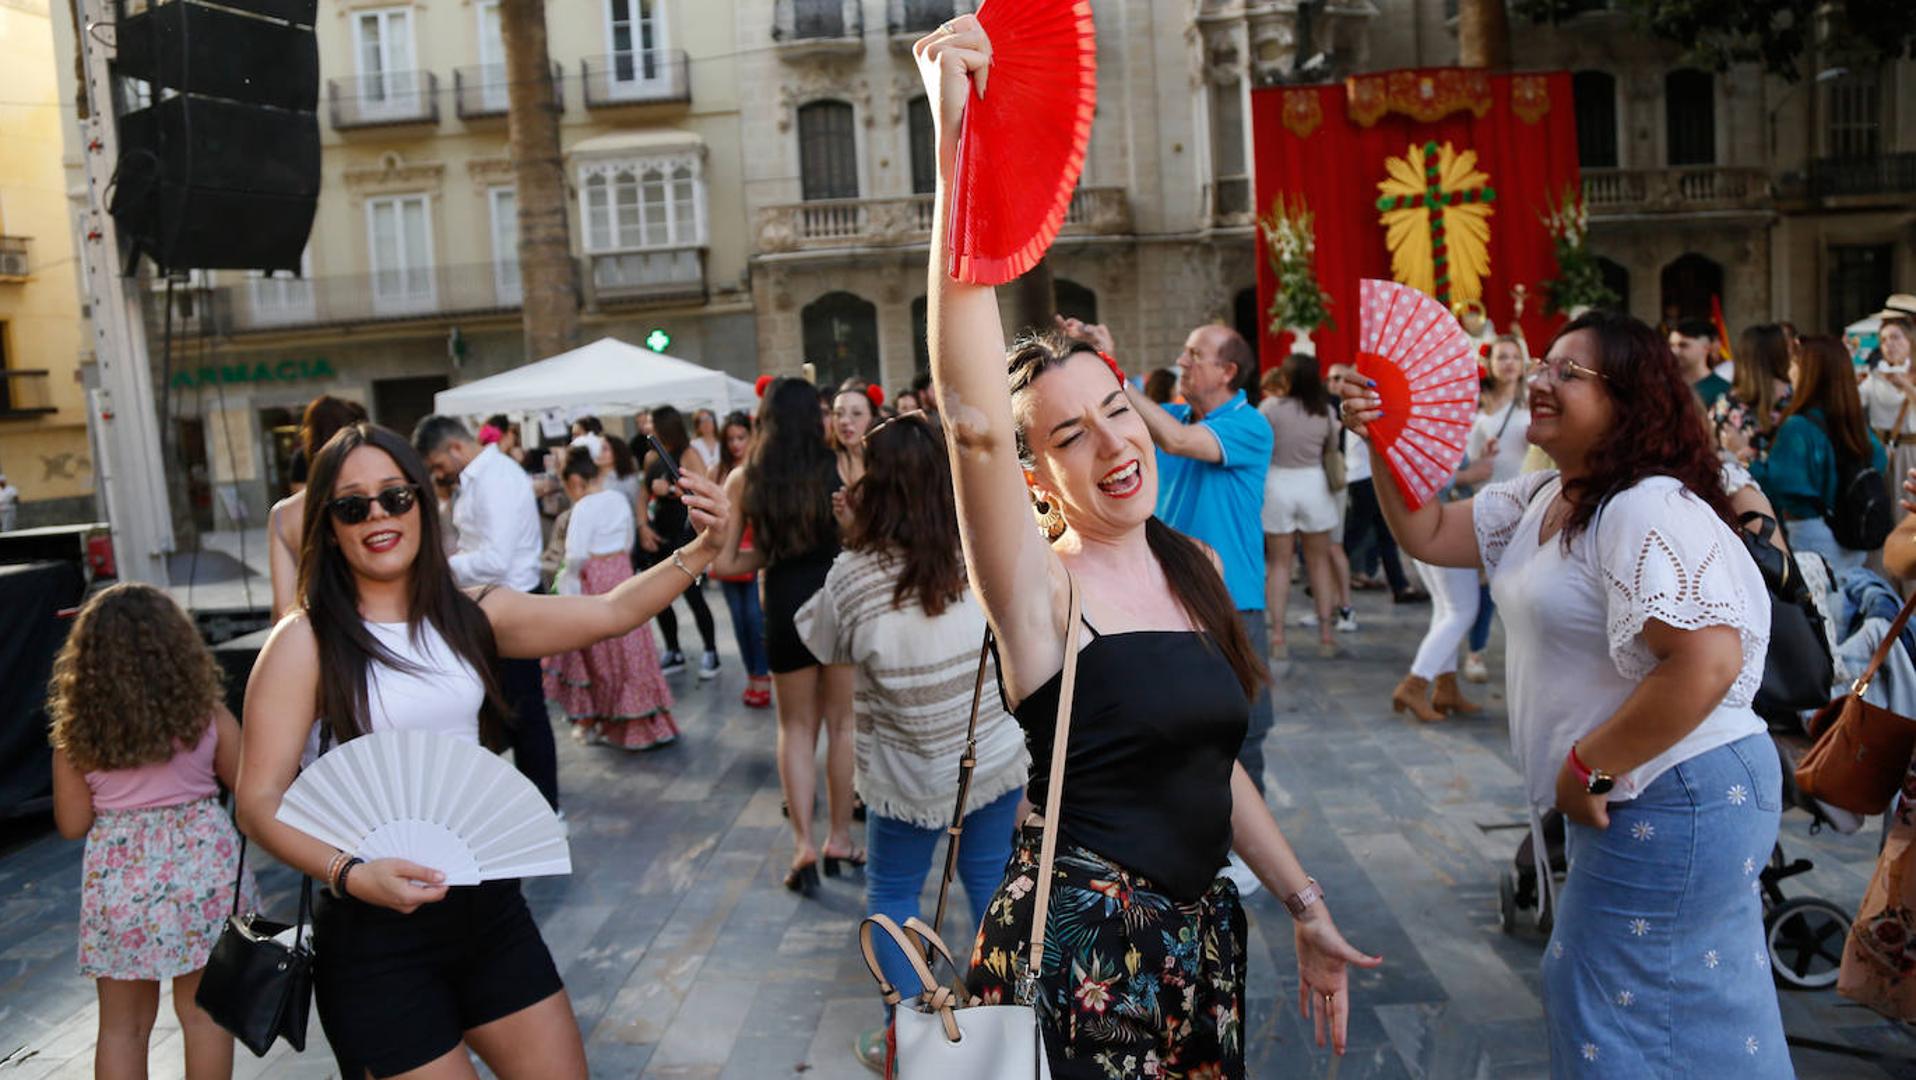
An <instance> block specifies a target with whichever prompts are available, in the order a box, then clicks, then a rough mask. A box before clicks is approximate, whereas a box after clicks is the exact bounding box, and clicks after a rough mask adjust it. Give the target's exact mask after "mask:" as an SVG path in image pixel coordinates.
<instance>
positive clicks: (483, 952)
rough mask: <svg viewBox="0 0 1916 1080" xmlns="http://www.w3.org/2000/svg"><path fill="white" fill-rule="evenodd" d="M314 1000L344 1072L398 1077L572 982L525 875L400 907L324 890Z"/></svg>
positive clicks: (317, 910)
mask: <svg viewBox="0 0 1916 1080" xmlns="http://www.w3.org/2000/svg"><path fill="white" fill-rule="evenodd" d="M313 951H314V954H315V956H314V969H313V997H314V998H315V999H316V1000H317V1002H318V1004H319V1022H320V1024H321V1025H323V1026H324V1028H325V1030H326V1040H327V1042H329V1043H331V1044H332V1048H333V1053H334V1055H335V1056H336V1057H337V1058H338V1059H339V1069H340V1075H342V1076H349V1077H358V1076H363V1075H365V1074H366V1073H367V1072H371V1073H372V1074H373V1075H374V1076H393V1075H397V1074H399V1073H403V1072H406V1071H408V1070H410V1069H417V1068H419V1067H420V1066H421V1065H425V1064H426V1063H428V1062H430V1061H432V1060H434V1059H435V1058H438V1057H440V1056H441V1055H443V1054H445V1053H446V1051H448V1050H451V1049H452V1048H454V1047H455V1046H458V1045H459V1043H460V1041H461V1040H462V1039H464V1038H465V1033H466V1032H467V1031H468V1030H470V1029H472V1028H475V1027H478V1026H479V1025H481V1024H486V1023H490V1022H492V1021H494V1020H498V1019H500V1018H502V1017H506V1016H511V1015H512V1014H513V1013H516V1012H518V1011H519V1010H521V1009H523V1008H526V1007H527V1006H529V1005H535V1004H537V1003H539V1002H541V1001H544V1000H545V999H546V998H548V997H551V996H552V995H553V994H554V993H557V992H558V991H559V990H562V989H564V983H562V982H561V981H560V980H559V969H558V968H557V967H555V966H554V965H553V963H552V953H551V952H550V951H548V950H547V949H546V944H545V940H544V939H543V938H541V937H540V936H539V926H538V924H537V923H535V922H533V921H532V912H531V911H530V910H528V909H527V908H526V901H525V897H524V896H522V895H520V893H519V883H518V882H517V881H489V882H485V883H483V884H479V885H470V886H458V887H455V888H453V889H450V890H448V891H447V893H446V898H445V899H444V900H441V901H440V902H438V903H436V904H427V905H426V906H424V907H422V908H419V909H418V910H417V911H414V912H413V913H412V914H411V915H401V914H399V913H398V912H396V911H389V910H387V909H386V908H380V907H374V906H372V905H370V904H365V903H361V902H360V901H358V900H350V899H349V900H334V899H333V898H332V897H330V896H326V895H324V894H323V893H322V894H321V895H320V896H319V897H318V898H317V903H316V904H315V905H314V912H313Z"/></svg>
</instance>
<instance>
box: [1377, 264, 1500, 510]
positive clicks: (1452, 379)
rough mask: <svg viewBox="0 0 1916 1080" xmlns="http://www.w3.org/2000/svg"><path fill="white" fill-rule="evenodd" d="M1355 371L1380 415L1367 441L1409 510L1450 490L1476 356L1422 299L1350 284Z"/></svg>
mask: <svg viewBox="0 0 1916 1080" xmlns="http://www.w3.org/2000/svg"><path fill="white" fill-rule="evenodd" d="M1358 305H1359V307H1360V308H1361V309H1362V311H1361V314H1360V318H1359V327H1358V334H1357V371H1358V373H1359V374H1361V375H1363V376H1364V377H1365V378H1367V379H1371V380H1373V381H1375V382H1376V383H1377V396H1378V397H1379V398H1381V399H1382V401H1383V411H1384V415H1383V416H1381V417H1379V418H1377V419H1376V420H1374V421H1372V422H1371V425H1370V441H1371V445H1372V446H1373V447H1375V448H1376V450H1377V452H1378V453H1379V454H1381V455H1383V457H1384V459H1385V461H1387V462H1388V463H1389V465H1390V471H1391V475H1392V476H1395V477H1396V478H1397V488H1398V490H1400V491H1402V492H1403V493H1404V501H1405V502H1406V503H1407V504H1409V506H1410V508H1411V509H1412V510H1415V509H1417V508H1418V507H1420V506H1422V505H1424V504H1425V503H1426V502H1429V501H1430V499H1431V496H1433V495H1435V494H1436V493H1437V492H1439V491H1441V490H1443V488H1444V486H1445V485H1446V484H1448V483H1450V477H1451V474H1453V473H1455V472H1456V471H1457V465H1458V463H1460V462H1461V461H1463V458H1464V443H1465V440H1466V439H1468V438H1469V437H1470V425H1471V421H1472V420H1473V419H1474V418H1475V417H1476V414H1477V391H1478V383H1477V352H1476V349H1475V348H1474V347H1473V346H1474V345H1475V343H1474V342H1472V341H1471V339H1470V338H1469V337H1467V336H1465V334H1464V328H1463V327H1462V326H1460V325H1458V323H1457V320H1456V319H1455V318H1454V317H1452V316H1451V314H1450V312H1448V311H1446V310H1444V305H1442V304H1440V303H1438V302H1437V301H1436V300H1434V299H1432V298H1431V297H1430V295H1429V294H1427V293H1423V292H1419V291H1418V290H1416V289H1413V288H1410V287H1409V286H1407V285H1399V284H1397V283H1396V282H1394V281H1376V280H1373V279H1369V278H1366V279H1365V280H1363V281H1361V282H1359V283H1358Z"/></svg>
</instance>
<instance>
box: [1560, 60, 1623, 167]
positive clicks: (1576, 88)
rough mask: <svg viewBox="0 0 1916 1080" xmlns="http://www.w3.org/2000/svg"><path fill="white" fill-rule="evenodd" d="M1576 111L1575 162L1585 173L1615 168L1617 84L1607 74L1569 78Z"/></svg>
mask: <svg viewBox="0 0 1916 1080" xmlns="http://www.w3.org/2000/svg"><path fill="white" fill-rule="evenodd" d="M1570 96H1571V97H1572V98H1573V99H1574V100H1575V102H1576V111H1577V160H1578V162H1579V163H1580V164H1581V165H1582V166H1583V167H1584V168H1586V169H1612V168H1615V167H1616V165H1617V80H1616V76H1614V75H1612V74H1610V73H1609V72H1607V71H1579V72H1577V73H1576V74H1575V75H1572V76H1571V77H1570Z"/></svg>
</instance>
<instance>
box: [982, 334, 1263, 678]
mask: <svg viewBox="0 0 1916 1080" xmlns="http://www.w3.org/2000/svg"><path fill="white" fill-rule="evenodd" d="M1078 353H1089V354H1091V356H1092V358H1093V359H1097V350H1095V349H1093V348H1092V347H1091V346H1090V345H1087V344H1085V343H1084V342H1082V341H1075V340H1073V339H1071V338H1067V337H1065V336H1064V335H1063V334H1060V333H1058V332H1057V331H1055V330H1045V331H1041V332H1037V333H1027V334H1024V335H1021V336H1020V337H1019V338H1018V340H1017V341H1015V342H1013V343H1012V346H1011V352H1010V353H1009V354H1008V355H1007V357H1006V361H1005V363H1006V371H1005V377H1006V380H1007V381H1008V382H1009V383H1010V389H1011V413H1012V417H1013V419H1014V423H1013V425H1012V426H1013V429H1014V431H1015V432H1016V437H1017V447H1018V461H1019V462H1020V464H1022V465H1023V466H1024V467H1025V468H1027V469H1030V468H1034V467H1035V466H1036V465H1037V455H1036V454H1035V453H1033V452H1032V449H1031V444H1030V440H1029V439H1027V438H1026V436H1025V429H1024V423H1023V420H1022V417H1021V413H1022V412H1023V409H1022V408H1021V405H1020V402H1019V400H1018V399H1019V397H1021V396H1022V395H1024V394H1026V393H1028V392H1030V390H1031V388H1032V384H1034V383H1035V382H1036V381H1037V379H1038V376H1040V375H1043V374H1044V373H1045V372H1047V371H1050V370H1051V369H1052V368H1055V367H1060V366H1062V365H1063V364H1064V363H1065V362H1066V361H1068V360H1070V359H1071V358H1072V357H1073V356H1076V355H1077V354H1078ZM1100 362H1102V361H1100ZM1144 539H1145V543H1146V544H1148V545H1149V546H1150V548H1151V555H1152V557H1153V558H1155V559H1157V561H1158V566H1159V567H1160V568H1161V569H1162V570H1163V571H1164V580H1165V581H1166V582H1167V583H1168V584H1169V585H1170V586H1171V595H1173V596H1175V597H1177V599H1178V603H1179V604H1180V605H1182V606H1183V608H1184V610H1185V613H1186V614H1188V615H1189V616H1190V617H1191V621H1193V622H1195V623H1196V624H1197V625H1198V626H1200V627H1202V628H1203V629H1204V632H1205V633H1206V634H1208V635H1210V638H1211V641H1212V643H1213V644H1215V645H1216V646H1217V648H1218V650H1219V651H1220V652H1221V653H1223V655H1224V660H1225V662H1226V663H1228V664H1230V665H1231V672H1232V674H1234V675H1236V676H1237V681H1238V685H1239V686H1240V687H1242V688H1243V690H1244V696H1245V697H1247V698H1248V697H1253V696H1255V695H1256V693H1257V689H1258V687H1260V686H1262V685H1263V684H1264V683H1266V682H1269V681H1270V677H1271V676H1270V672H1269V671H1268V670H1267V669H1266V668H1265V666H1264V658H1263V657H1260V656H1258V655H1257V652H1256V650H1254V649H1252V648H1251V639H1250V638H1249V637H1248V636H1246V634H1245V633H1244V624H1243V623H1241V622H1239V621H1238V617H1237V602H1236V601H1234V600H1232V599H1231V593H1230V590H1229V589H1226V588H1225V587H1224V578H1223V576H1222V575H1221V574H1219V573H1218V569H1217V566H1216V565H1215V564H1214V563H1212V562H1211V557H1210V555H1209V554H1207V553H1206V552H1205V550H1204V549H1203V548H1202V547H1199V546H1198V544H1197V542H1196V541H1195V540H1192V539H1191V538H1190V537H1188V536H1185V535H1184V534H1183V533H1181V532H1178V531H1177V530H1176V529H1173V528H1171V527H1170V526H1169V525H1166V524H1165V523H1164V522H1162V521H1160V520H1158V519H1157V518H1156V517H1155V516H1154V517H1152V518H1150V519H1148V520H1146V521H1145V523H1144Z"/></svg>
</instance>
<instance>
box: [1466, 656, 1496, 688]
mask: <svg viewBox="0 0 1916 1080" xmlns="http://www.w3.org/2000/svg"><path fill="white" fill-rule="evenodd" d="M1464 678H1465V679H1467V680H1469V681H1470V682H1474V683H1483V682H1489V681H1490V672H1489V670H1488V669H1486V668H1485V667H1484V658H1483V657H1481V656H1478V655H1477V654H1476V653H1470V654H1468V655H1466V656H1465V657H1464Z"/></svg>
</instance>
